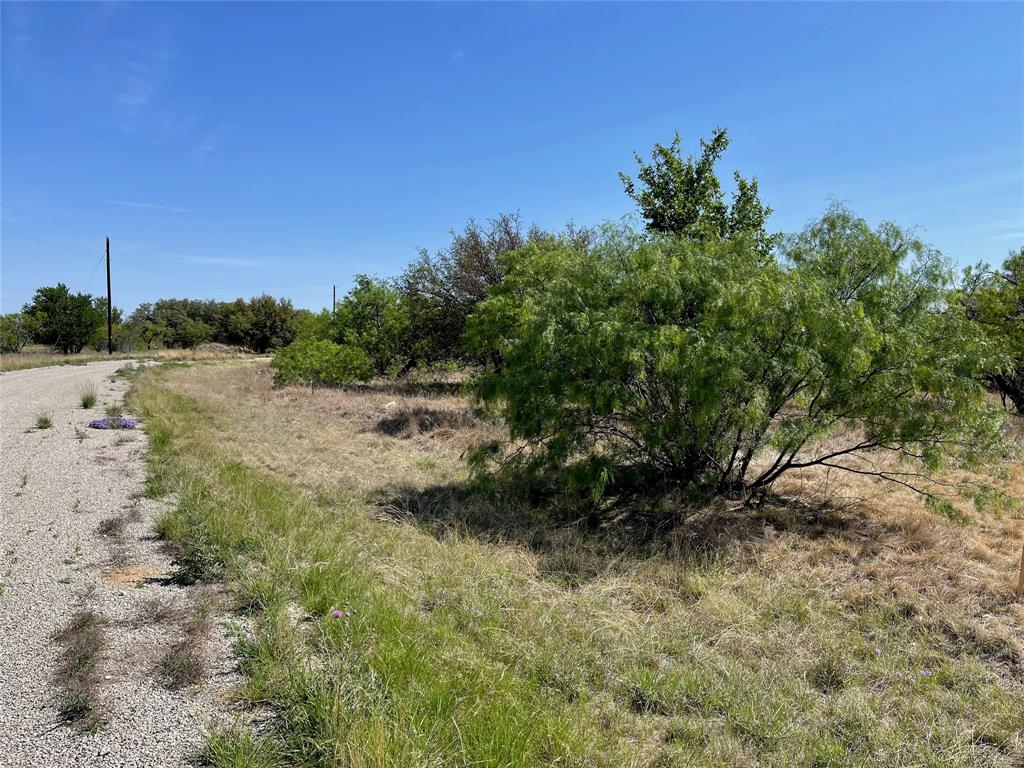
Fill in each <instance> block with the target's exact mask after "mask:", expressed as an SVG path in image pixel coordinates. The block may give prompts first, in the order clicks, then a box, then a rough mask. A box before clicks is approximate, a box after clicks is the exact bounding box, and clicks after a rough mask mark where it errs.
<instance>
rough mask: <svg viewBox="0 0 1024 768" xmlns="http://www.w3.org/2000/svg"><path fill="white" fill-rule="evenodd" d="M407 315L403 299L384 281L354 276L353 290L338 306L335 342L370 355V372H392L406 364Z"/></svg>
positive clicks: (335, 322) (364, 276)
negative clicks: (371, 369) (371, 367)
mask: <svg viewBox="0 0 1024 768" xmlns="http://www.w3.org/2000/svg"><path fill="white" fill-rule="evenodd" d="M409 322H410V321H409V313H408V311H407V310H406V307H405V304H404V302H403V301H402V296H401V294H400V293H399V292H398V290H397V289H396V288H394V287H393V286H392V285H391V284H390V283H389V282H388V281H386V280H375V279H373V278H372V277H367V276H366V275H356V279H355V287H354V288H352V290H351V291H349V293H348V295H347V296H345V298H344V299H343V300H342V301H341V302H340V303H339V305H338V311H337V313H336V315H335V318H334V326H335V340H336V341H337V342H338V343H340V344H344V345H350V346H354V347H358V348H359V349H362V350H364V351H365V352H366V354H367V355H369V357H370V360H371V361H372V363H373V370H374V371H375V372H376V373H378V374H382V373H386V372H388V371H389V370H390V371H394V370H396V369H398V368H400V367H401V366H402V364H403V363H404V362H405V354H404V353H405V342H406V335H407V333H408V330H409Z"/></svg>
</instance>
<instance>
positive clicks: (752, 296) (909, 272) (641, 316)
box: [470, 207, 1001, 499]
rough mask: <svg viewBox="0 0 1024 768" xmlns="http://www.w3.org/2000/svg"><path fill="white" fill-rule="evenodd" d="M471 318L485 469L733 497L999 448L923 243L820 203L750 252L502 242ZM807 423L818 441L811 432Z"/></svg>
mask: <svg viewBox="0 0 1024 768" xmlns="http://www.w3.org/2000/svg"><path fill="white" fill-rule="evenodd" d="M503 267H504V269H505V272H506V277H505V280H504V281H503V282H502V283H501V284H500V285H498V286H496V287H495V288H493V289H492V291H491V294H490V298H488V299H487V301H485V302H484V303H483V304H481V306H480V307H479V309H478V310H477V312H476V313H475V314H474V316H473V317H472V318H471V323H470V339H471V341H472V342H473V343H475V344H478V345H480V346H481V347H483V348H490V347H492V346H493V347H496V348H497V349H498V350H499V351H500V354H501V357H502V360H503V366H502V367H501V368H500V369H497V368H496V369H494V370H490V371H486V372H484V373H483V374H482V375H481V376H480V377H479V378H478V379H477V381H476V383H475V392H476V394H477V396H478V397H479V399H480V400H481V401H482V402H483V403H484V404H485V405H487V406H489V407H491V408H493V409H495V410H496V411H498V412H499V413H500V415H501V416H502V417H503V418H504V420H505V422H506V423H507V424H508V426H509V430H510V436H511V440H512V444H513V447H514V450H513V451H509V452H506V453H504V454H502V461H503V465H504V466H505V467H506V468H511V469H515V470H517V471H521V470H529V471H534V472H540V473H552V474H556V475H557V476H558V477H559V478H561V479H562V480H565V479H566V478H568V481H569V482H570V483H571V484H573V485H575V486H576V487H577V488H579V489H581V490H582V489H585V490H587V491H589V492H590V493H591V494H592V495H593V496H594V498H595V499H598V498H601V497H606V496H619V495H622V494H627V493H631V492H635V491H644V492H662V491H668V490H686V491H690V492H697V493H700V494H715V493H737V492H738V493H750V492H751V491H753V490H756V489H759V488H766V487H768V486H770V485H771V484H772V483H773V482H774V481H775V480H777V479H778V478H779V477H781V476H782V475H783V474H785V473H786V472H788V471H790V470H793V469H796V468H800V467H807V466H812V465H824V466H828V467H836V468H840V469H849V470H850V471H863V470H861V469H858V467H857V466H854V465H853V464H851V463H849V462H850V459H851V458H852V457H854V456H856V455H857V454H860V453H863V452H865V451H868V450H871V449H877V450H884V451H889V452H893V453H896V454H899V455H900V456H903V457H906V458H907V459H908V460H910V461H911V462H913V464H916V465H917V466H916V467H914V468H912V469H908V470H907V472H905V473H904V472H903V471H898V472H897V471H894V472H882V473H881V474H882V475H883V476H885V477H887V478H888V479H891V480H893V481H895V482H901V483H907V484H911V485H913V482H912V477H914V476H915V475H916V473H918V472H927V471H929V470H934V469H936V468H937V467H938V466H939V465H940V464H941V463H942V462H943V461H944V460H954V461H967V460H971V459H973V458H976V457H978V456H980V455H983V454H987V453H990V452H992V451H996V450H999V449H1000V447H1001V432H1000V418H1001V415H1000V413H999V411H998V409H996V408H993V407H992V405H991V404H990V403H989V402H988V401H987V399H986V396H985V391H984V389H983V387H982V386H981V384H980V374H981V372H982V371H984V370H985V369H986V366H988V365H989V364H990V363H991V361H992V360H993V359H994V358H995V357H996V356H998V350H995V349H994V347H993V345H992V344H990V343H989V342H988V340H987V339H986V338H985V336H984V334H983V333H981V332H980V331H979V329H978V327H977V325H976V324H975V323H972V322H971V321H970V320H968V318H967V317H966V315H965V313H964V311H963V309H962V307H961V306H960V304H958V303H955V302H954V303H949V302H947V296H948V291H949V289H950V276H951V275H950V270H949V268H948V266H947V264H946V262H945V261H944V260H943V259H942V258H941V257H940V255H939V254H938V253H936V252H935V251H933V250H931V249H929V248H927V247H925V246H924V245H922V244H921V243H920V242H917V241H916V240H914V239H913V238H912V237H910V236H908V235H907V234H906V233H904V232H903V231H901V230H900V229H898V228H897V227H895V226H893V225H890V224H885V225H882V226H881V227H880V228H878V229H877V230H871V229H870V228H869V227H868V226H867V224H866V223H865V222H864V221H862V220H860V219H857V218H856V217H854V216H853V215H852V214H850V213H849V212H847V211H846V210H844V209H842V208H839V207H834V208H832V209H831V210H829V211H828V212H827V213H826V215H825V216H824V217H823V218H822V219H821V220H819V221H817V222H815V223H813V224H811V225H810V226H809V227H808V228H807V229H806V230H805V231H804V232H802V233H801V234H799V235H796V236H794V237H791V238H790V239H789V240H788V241H786V242H785V243H784V245H783V247H782V254H781V258H779V259H775V258H770V259H768V260H767V261H766V260H765V258H764V254H763V252H762V251H761V250H760V249H759V248H757V247H756V243H754V242H752V241H751V240H749V239H746V238H737V239H732V240H714V239H710V240H707V241H705V242H695V241H693V240H692V239H691V238H688V237H686V236H680V235H665V236H658V237H653V238H652V237H644V236H638V235H636V234H634V233H631V232H628V231H618V230H609V231H606V232H605V233H604V235H603V237H602V239H601V241H600V242H599V243H598V244H597V245H596V246H594V247H592V248H590V249H588V250H583V249H578V248H574V247H572V246H571V245H570V244H568V243H566V242H565V241H544V242H539V243H536V244H532V245H529V246H527V247H526V248H523V249H522V250H519V251H516V252H513V253H510V254H508V256H507V257H506V258H505V261H504V264H503ZM825 438H828V440H827V441H826V440H825Z"/></svg>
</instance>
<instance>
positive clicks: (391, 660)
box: [131, 362, 1024, 768]
mask: <svg viewBox="0 0 1024 768" xmlns="http://www.w3.org/2000/svg"><path fill="white" fill-rule="evenodd" d="M270 382H271V373H270V370H269V369H268V368H267V367H266V365H265V364H263V363H252V362H249V363H246V364H240V363H222V364H208V365H205V364H204V365H192V366H163V367H160V368H157V369H151V370H147V371H145V372H143V373H142V374H141V375H140V376H139V377H138V379H137V380H136V383H135V388H134V390H133V394H132V400H131V405H132V407H133V408H134V409H135V411H136V412H137V413H138V414H139V415H141V416H142V417H143V419H144V420H145V427H146V429H147V430H148V432H149V434H150V437H151V452H150V454H149V462H150V471H151V476H150V478H149V485H148V489H149V492H150V493H151V494H153V495H163V494H166V493H170V492H173V493H175V494H176V500H177V503H176V505H175V506H174V508H173V510H172V511H171V512H169V513H168V514H167V515H166V517H165V518H164V519H163V521H162V522H161V525H160V532H161V533H162V534H163V535H164V536H165V537H166V538H167V539H168V540H169V541H170V542H171V543H172V546H174V547H176V548H177V551H178V559H179V561H180V564H181V567H182V572H181V576H182V578H183V579H185V580H189V579H214V578H220V579H224V580H226V581H227V582H228V583H229V584H230V585H232V586H233V588H234V589H235V591H236V594H237V599H238V610H239V611H241V612H244V613H246V614H248V615H250V616H251V620H252V625H253V627H254V629H253V633H252V635H251V636H248V637H246V638H245V639H243V640H241V641H240V642H239V646H238V652H239V655H240V659H241V665H242V670H243V675H244V681H245V682H244V687H243V690H241V691H240V692H239V694H238V696H239V698H240V700H242V701H243V702H252V703H253V704H254V705H259V706H262V707H269V708H270V709H271V710H272V711H273V713H274V714H275V715H276V717H274V718H273V719H271V720H270V721H269V725H268V726H267V727H266V728H263V729H261V730H260V731H259V735H252V734H251V733H250V732H249V731H248V729H246V728H244V727H240V729H239V730H238V731H228V732H217V733H215V734H212V735H211V739H210V742H209V745H208V750H207V755H206V757H207V759H208V761H209V762H211V763H212V764H215V765H220V766H229V765H231V766H239V765H247V766H252V765H288V766H293V765H294V766H381V767H383V766H410V768H411V767H412V766H417V767H420V766H470V765H472V766H523V767H524V768H525V767H526V766H540V765H564V766H609V767H611V766H694V765H697V766H705V765H707V766H712V765H715V766H717V765H721V766H740V765H751V766H752V765H770V766H783V765H786V766H788V765H816V766H832V765H835V766H839V765H849V766H863V765H877V766H953V765H963V766H968V765H970V766H1015V765H1020V764H1021V763H1022V761H1024V605H1022V603H1021V602H1020V601H1019V600H1017V599H1016V598H1015V597H1014V592H1013V590H1014V586H1015V579H1016V573H1017V571H1016V562H1017V560H1016V559H1017V557H1019V553H1020V546H1021V539H1022V536H1024V511H1022V510H1021V508H1020V506H1019V504H1014V503H1013V502H1007V501H1006V496H1002V495H1001V494H1006V495H1008V496H1010V497H1015V498H1017V499H1020V498H1021V497H1024V468H1022V467H1021V466H1020V465H1019V464H1009V463H1008V464H1006V465H1004V466H1001V467H998V468H995V469H994V470H993V471H992V474H991V476H990V477H987V478H986V479H985V481H986V483H987V486H988V487H989V489H990V490H988V491H986V492H985V493H983V494H981V496H979V499H981V500H982V501H985V500H988V501H989V503H988V504H987V506H986V505H985V504H982V505H981V506H982V510H983V511H980V512H979V511H974V506H973V505H972V504H969V503H967V502H968V500H967V499H962V500H961V501H962V503H961V504H960V507H961V508H962V509H963V510H964V511H965V514H968V515H969V522H968V523H967V524H957V523H954V522H953V521H950V520H947V519H946V518H943V517H940V516H938V515H936V514H934V513H931V512H928V511H926V510H925V509H924V508H923V505H922V504H921V502H920V500H919V499H918V498H916V497H914V496H913V495H910V494H909V493H905V492H898V491H894V490H892V489H890V488H888V487H885V486H880V485H875V484H873V483H872V482H871V481H868V480H867V479H865V478H859V479H856V480H852V479H851V478H849V477H836V476H835V475H831V476H824V475H814V474H807V475H804V476H799V477H796V478H794V479H793V480H791V481H789V483H788V484H787V487H785V488H783V489H782V490H783V491H785V492H786V494H787V496H786V499H785V500H782V499H779V500H776V501H773V502H771V503H766V504H765V505H763V506H761V507H759V508H758V509H755V510H750V509H735V508H731V507H729V506H728V505H725V504H721V505H717V506H715V507H713V508H709V509H706V510H703V511H702V512H701V513H700V514H697V515H694V516H693V517H692V518H690V519H688V520H687V521H686V522H684V523H679V524H677V525H675V526H674V527H664V528H662V529H661V530H657V531H654V530H651V529H649V528H645V527H644V526H643V525H640V524H638V523H634V524H629V525H627V524H624V523H623V524H618V525H610V526H606V527H604V528H602V529H599V530H588V529H585V528H583V527H582V526H580V525H579V524H574V523H573V522H571V521H568V520H565V519H563V518H560V517H556V516H554V514H553V513H552V512H551V511H550V510H546V509H543V508H537V507H534V506H531V505H530V504H529V503H527V501H526V500H524V499H522V498H520V497H519V496H518V495H516V494H511V493H506V494H501V493H499V492H497V491H494V492H484V491H483V490H474V488H473V487H472V486H471V485H470V484H469V483H468V481H467V473H466V470H465V466H464V461H463V459H462V454H463V453H464V451H465V450H466V449H467V448H468V447H470V446H471V445H473V444H475V443H477V442H478V441H482V440H487V439H490V438H493V437H495V436H496V435H497V434H498V429H499V428H498V427H497V426H496V425H493V424H490V423H486V422H482V421H480V420H479V419H477V418H476V417H475V416H474V414H473V413H472V412H471V411H470V410H469V408H468V404H467V403H466V401H465V400H464V399H463V398H462V397H461V396H460V395H459V393H458V387H457V386H456V385H454V384H452V383H450V382H443V381H424V382H420V383H415V382H412V383H409V384H405V385H403V386H400V387H399V386H396V385H393V384H388V383H377V384H373V385H369V386H367V387H365V388H361V389H360V390H358V391H348V392H344V391H329V390H320V391H317V392H315V393H310V392H309V391H308V390H305V389H300V388H285V389H279V390H275V389H273V388H272V387H271V384H270ZM997 491H998V492H997ZM825 499H827V501H826V500H825ZM993 500H994V501H993Z"/></svg>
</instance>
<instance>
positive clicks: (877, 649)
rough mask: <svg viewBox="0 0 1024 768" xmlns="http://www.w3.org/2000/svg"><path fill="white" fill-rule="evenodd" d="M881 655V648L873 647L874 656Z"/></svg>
mask: <svg viewBox="0 0 1024 768" xmlns="http://www.w3.org/2000/svg"><path fill="white" fill-rule="evenodd" d="M881 655H882V649H881V648H875V656H881Z"/></svg>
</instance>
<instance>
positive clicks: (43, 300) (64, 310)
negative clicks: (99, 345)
mask: <svg viewBox="0 0 1024 768" xmlns="http://www.w3.org/2000/svg"><path fill="white" fill-rule="evenodd" d="M22 313H24V314H25V315H28V316H29V317H31V318H32V320H33V322H35V323H36V324H37V328H36V331H35V334H34V339H35V340H36V341H38V342H40V343H42V344H47V345H49V346H51V347H53V348H54V349H55V350H57V351H59V352H62V353H64V354H70V353H73V352H81V351H82V348H83V347H84V346H85V345H86V344H88V343H89V340H90V339H91V338H92V336H93V334H94V333H95V331H96V329H97V327H99V326H100V325H101V324H102V323H104V322H105V321H106V314H105V311H104V312H103V313H101V312H100V310H99V309H97V306H96V304H95V303H94V300H93V297H92V296H90V295H89V294H86V293H74V294H73V293H71V292H70V291H69V290H68V287H67V286H66V285H64V283H58V284H57V285H56V286H53V287H47V288H40V289H38V290H37V291H36V293H35V296H34V297H33V298H32V301H31V302H30V303H28V304H26V305H25V306H24V308H23V309H22Z"/></svg>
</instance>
